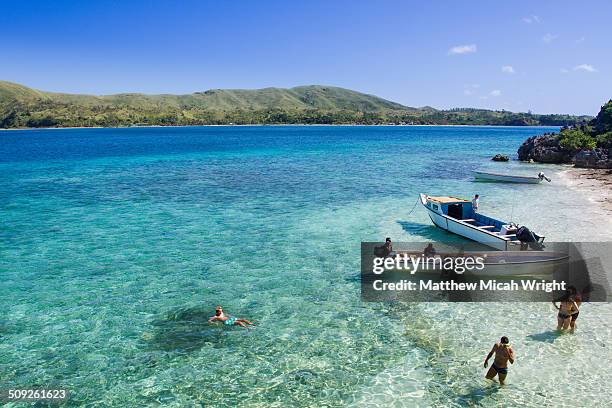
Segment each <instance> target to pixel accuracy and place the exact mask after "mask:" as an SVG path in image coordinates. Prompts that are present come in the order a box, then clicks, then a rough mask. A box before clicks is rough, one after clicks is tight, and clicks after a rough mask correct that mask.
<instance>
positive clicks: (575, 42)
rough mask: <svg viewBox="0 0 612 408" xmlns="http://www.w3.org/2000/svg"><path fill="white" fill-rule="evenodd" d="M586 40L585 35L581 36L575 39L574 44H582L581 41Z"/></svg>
mask: <svg viewBox="0 0 612 408" xmlns="http://www.w3.org/2000/svg"><path fill="white" fill-rule="evenodd" d="M584 40H586V38H585V37H580V38H578V39H577V40H575V41H574V44H581V43H583V42H584Z"/></svg>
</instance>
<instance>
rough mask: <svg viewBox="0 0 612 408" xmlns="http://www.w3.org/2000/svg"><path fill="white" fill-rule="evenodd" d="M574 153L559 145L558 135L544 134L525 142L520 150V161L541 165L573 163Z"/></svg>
mask: <svg viewBox="0 0 612 408" xmlns="http://www.w3.org/2000/svg"><path fill="white" fill-rule="evenodd" d="M572 157H573V154H572V152H570V151H568V150H565V149H563V148H562V147H561V146H560V145H559V139H558V138H557V137H556V135H552V134H544V135H540V136H532V137H530V138H529V139H527V140H525V141H524V142H523V144H522V145H521V147H519V149H518V158H519V160H523V161H529V160H533V161H536V162H540V163H571V162H572Z"/></svg>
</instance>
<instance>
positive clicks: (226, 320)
mask: <svg viewBox="0 0 612 408" xmlns="http://www.w3.org/2000/svg"><path fill="white" fill-rule="evenodd" d="M208 322H209V323H213V322H223V324H224V325H226V326H241V327H249V325H252V326H254V324H253V323H252V322H250V321H248V320H247V319H239V318H237V317H234V316H226V315H225V313H223V308H222V307H221V306H217V307H216V308H215V315H214V316H212V317H211V318H210V319H208Z"/></svg>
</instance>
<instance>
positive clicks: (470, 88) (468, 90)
mask: <svg viewBox="0 0 612 408" xmlns="http://www.w3.org/2000/svg"><path fill="white" fill-rule="evenodd" d="M478 88H480V85H479V84H466V85H463V94H464V95H467V96H470V95H474V94H476V90H477V89H478Z"/></svg>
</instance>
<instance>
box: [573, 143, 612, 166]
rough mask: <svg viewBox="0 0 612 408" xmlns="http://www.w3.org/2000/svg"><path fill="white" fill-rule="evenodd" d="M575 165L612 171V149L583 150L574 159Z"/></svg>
mask: <svg viewBox="0 0 612 408" xmlns="http://www.w3.org/2000/svg"><path fill="white" fill-rule="evenodd" d="M574 164H575V166H576V167H581V168H588V169H612V149H602V148H599V149H593V150H582V151H580V152H578V153H577V154H576V156H575V157H574Z"/></svg>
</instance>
